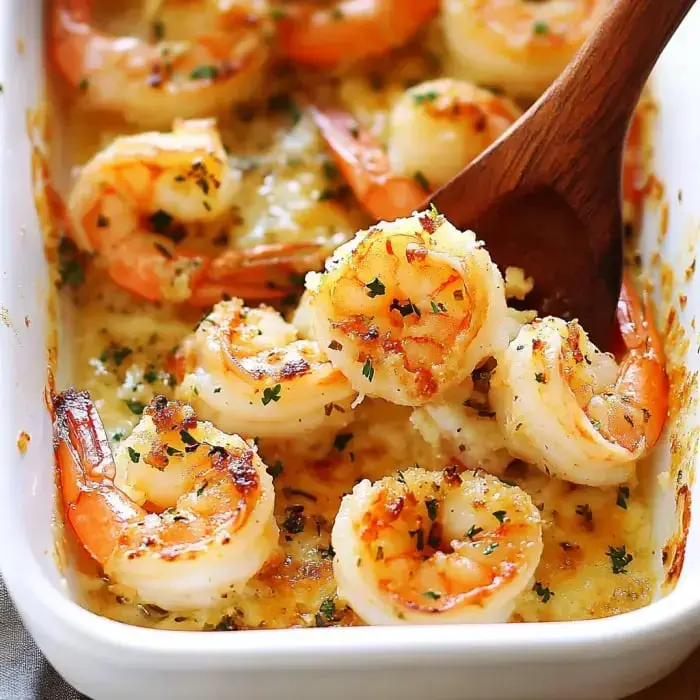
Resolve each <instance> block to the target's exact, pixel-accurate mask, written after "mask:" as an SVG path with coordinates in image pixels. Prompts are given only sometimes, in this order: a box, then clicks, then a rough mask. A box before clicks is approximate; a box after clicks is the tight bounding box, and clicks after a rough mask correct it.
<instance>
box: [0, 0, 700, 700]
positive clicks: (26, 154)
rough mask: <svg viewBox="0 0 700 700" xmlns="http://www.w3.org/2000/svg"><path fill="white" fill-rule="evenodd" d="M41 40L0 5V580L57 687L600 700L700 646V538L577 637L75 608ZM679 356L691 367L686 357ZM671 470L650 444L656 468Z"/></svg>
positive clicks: (14, 2) (697, 294)
mask: <svg viewBox="0 0 700 700" xmlns="http://www.w3.org/2000/svg"><path fill="white" fill-rule="evenodd" d="M699 33H700V7H699V8H696V9H695V10H694V11H693V12H692V13H691V15H690V16H689V17H688V19H687V21H686V23H685V25H684V26H683V27H682V29H681V31H680V32H679V34H678V35H677V37H676V38H675V39H674V41H673V43H672V45H671V46H670V47H669V49H668V50H667V52H666V54H665V55H664V57H663V59H662V62H661V63H660V65H659V66H658V68H657V71H656V74H655V83H656V93H657V95H658V97H659V99H660V102H661V114H660V119H659V122H658V127H659V129H658V134H657V141H656V143H657V150H658V158H657V167H656V172H657V174H658V175H659V177H660V178H661V179H662V180H664V181H665V183H666V185H667V189H666V191H667V192H668V193H672V196H669V204H670V215H669V233H668V236H667V238H666V240H665V242H664V244H663V255H664V256H665V257H668V259H669V260H674V261H677V262H678V265H679V266H680V265H681V264H682V261H683V260H686V259H687V256H685V253H684V250H685V247H687V238H688V235H689V231H690V229H691V227H695V228H697V223H696V222H695V220H694V219H693V215H696V216H697V215H700V176H699V175H698V168H697V163H698V162H700V132H699V131H698V129H697V123H698V119H699V118H700V91H699V90H698V89H697V86H698V85H699V84H700V47H699V46H698V43H697V38H696V37H697V36H698V35H699ZM42 38H43V34H42V27H41V3H40V2H38V0H35V1H30V0H2V2H0V82H1V83H2V85H3V90H2V93H0V144H1V148H2V151H1V152H0V192H2V202H3V203H2V205H1V206H0V225H1V230H2V235H1V236H0V320H2V321H3V323H2V325H0V401H1V402H2V403H1V407H2V413H1V415H2V420H1V421H0V566H1V567H2V574H3V576H4V577H5V580H6V583H7V586H8V588H9V590H10V592H11V594H12V596H13V598H14V600H15V602H16V604H17V606H18V608H19V610H20V612H21V614H22V616H23V618H24V620H25V622H26V624H27V626H28V627H29V629H30V631H31V632H32V634H33V635H34V637H35V639H36V640H37V642H38V644H39V646H40V647H41V648H42V649H43V651H44V652H45V654H46V655H47V657H48V658H49V660H50V661H51V662H52V663H53V664H54V666H55V667H56V668H57V669H58V671H59V672H60V673H61V674H63V675H64V676H65V677H66V678H67V679H68V680H69V681H70V682H71V683H73V684H74V685H75V686H76V687H77V688H79V689H80V690H81V691H83V692H84V693H86V694H87V695H89V696H91V697H93V698H96V699H99V700H121V699H123V698H127V697H128V698H149V700H159V699H160V698H168V700H189V699H190V698H197V699H198V700H213V699H219V698H237V699H238V698H240V699H246V700H253V699H256V698H279V697H285V698H290V697H291V698H296V697H299V698H302V697H303V698H306V699H307V700H313V699H315V698H329V697H332V698H334V700H343V699H344V698H355V697H367V698H386V697H390V698H402V699H403V700H414V699H415V700H425V698H429V699H430V700H448V699H454V700H456V699H458V698H459V699H460V700H463V699H464V698H471V699H479V700H489V699H490V700H509V699H510V700H527V699H528V698H533V699H534V698H537V700H547V699H551V700H559V699H560V698H563V697H566V698H568V699H569V700H576V699H589V698H597V699H605V698H619V697H622V696H624V695H626V694H628V693H631V692H633V691H635V690H638V689H640V688H642V687H643V686H645V685H647V684H650V683H652V682H654V681H655V680H657V679H658V678H660V677H661V676H663V675H664V674H666V673H668V672H669V671H671V670H672V669H673V668H674V667H675V666H676V665H677V664H678V663H679V662H680V661H681V660H682V659H683V658H684V656H686V655H687V654H688V653H689V652H690V651H691V649H692V647H693V645H695V644H696V643H698V642H700V541H699V540H698V537H699V534H698V528H697V526H695V527H693V528H691V534H690V538H689V542H688V552H687V556H686V562H685V567H684V569H683V573H682V575H681V578H680V581H679V583H678V586H677V587H676V589H675V590H674V591H673V593H671V594H670V595H669V596H668V597H666V598H663V599H661V600H659V601H657V602H655V603H654V604H653V605H651V606H649V607H647V608H644V609H642V610H639V611H636V612H633V613H629V614H626V615H622V616H618V617H613V618H608V619H604V620H595V621H589V622H579V623H552V624H537V625H524V624H523V625H483V626H455V627H404V628H396V627H393V628H352V629H309V630H282V631H264V632H256V631H254V632H230V633H216V634H204V633H192V632H163V631H153V630H144V629H137V628H134V627H128V626H125V625H122V624H119V623H116V622H113V621H110V620H106V619H102V618H99V617H97V616H95V615H93V614H92V613H90V612H88V611H86V610H84V609H82V608H80V607H79V606H78V605H76V604H75V603H74V602H73V601H72V600H71V599H70V597H69V595H68V593H67V590H66V587H65V584H64V583H63V581H62V578H61V576H60V573H59V572H58V570H57V568H56V565H55V561H54V556H53V540H52V533H51V528H50V524H51V519H52V515H53V508H54V481H53V455H52V449H51V434H50V425H49V416H48V413H47V411H46V408H45V406H44V399H43V391H44V385H45V380H46V364H47V358H46V334H47V330H48V318H47V312H46V298H47V294H48V279H47V271H46V265H45V263H44V258H43V252H42V241H41V237H40V232H39V227H38V222H37V218H36V215H35V211H34V204H33V199H32V195H31V191H32V190H31V178H30V145H29V142H28V139H27V135H26V122H25V118H26V110H27V108H30V107H33V106H37V105H39V104H40V100H41V97H42V95H43V89H44V84H43V83H44V78H43V74H44V69H43V49H42ZM679 188H682V189H683V201H682V203H681V202H679V201H678V199H677V197H676V196H675V193H676V192H677V190H678V189H679ZM654 217H655V214H654V213H653V212H652V213H650V214H649V215H648V216H647V217H646V226H645V230H646V231H647V234H646V235H645V237H644V245H643V248H644V250H645V251H646V252H645V258H646V259H648V258H649V254H650V253H651V251H652V250H653V249H657V246H656V243H655V239H656V235H657V230H658V226H657V222H656V221H655V220H654ZM684 256H685V257H684ZM685 264H687V262H686V263H685ZM679 279H683V277H682V275H681V276H680V277H679ZM684 293H685V294H687V295H688V298H689V302H688V306H687V309H686V313H685V316H684V317H683V318H684V322H685V323H687V324H689V322H690V318H691V316H692V315H693V314H694V313H695V312H696V311H697V310H698V309H700V287H699V286H698V284H692V283H691V285H687V288H686V289H685V290H684ZM25 316H26V317H28V318H29V319H30V320H31V324H30V325H29V326H27V325H26V324H25V320H24V319H25ZM693 342H694V341H693ZM688 357H689V363H690V364H691V365H692V363H697V357H698V356H697V347H696V346H695V345H693V346H692V347H691V348H690V352H689V355H688ZM22 430H26V431H27V432H29V433H30V434H31V443H30V445H29V449H28V451H27V453H26V455H24V456H21V455H20V453H19V451H18V449H17V446H16V440H17V436H18V434H19V432H20V431H22ZM667 455H668V445H665V446H664V445H662V446H661V447H660V449H659V450H658V454H657V457H656V462H655V464H654V467H653V468H654V469H655V470H656V471H660V470H662V469H663V468H665V466H666V464H667V461H668V460H667ZM657 500H658V507H659V509H661V510H660V514H659V516H658V517H657V521H656V522H657V523H658V528H657V529H658V530H659V536H661V534H663V531H664V529H665V528H666V527H667V525H668V522H669V517H668V513H669V512H670V509H669V505H670V503H669V498H668V497H667V496H666V497H664V496H663V495H660V497H659V498H658V499H657ZM664 508H665V515H663V513H662V512H661V511H663V510H664Z"/></svg>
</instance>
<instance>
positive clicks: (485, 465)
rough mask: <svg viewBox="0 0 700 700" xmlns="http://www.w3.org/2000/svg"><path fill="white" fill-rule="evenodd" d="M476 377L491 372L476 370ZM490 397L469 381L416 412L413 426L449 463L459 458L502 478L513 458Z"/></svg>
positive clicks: (478, 382)
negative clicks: (489, 400) (490, 402)
mask: <svg viewBox="0 0 700 700" xmlns="http://www.w3.org/2000/svg"><path fill="white" fill-rule="evenodd" d="M474 374H477V375H482V374H485V375H488V374H490V370H488V369H483V370H482V369H477V370H475V371H474ZM483 381H484V380H482V379H480V380H478V381H477V382H476V383H477V384H480V383H483ZM487 394H488V390H487V391H486V392H483V393H482V392H481V391H478V390H477V389H475V387H474V382H472V381H471V380H468V381H466V382H464V384H462V385H460V386H458V387H457V388H456V389H453V390H452V391H450V392H448V394H447V395H446V396H444V397H443V398H441V399H440V400H439V401H431V402H430V403H427V404H425V405H424V406H420V407H419V408H416V409H414V411H413V413H412V414H411V423H412V424H413V427H414V428H416V430H417V431H418V432H419V433H420V434H421V435H422V437H423V439H424V440H425V441H426V442H428V443H430V444H431V445H432V446H433V447H434V449H435V450H436V452H437V453H438V454H440V455H441V456H442V457H443V458H445V459H446V460H450V459H458V460H459V461H460V462H462V463H463V464H466V465H467V466H468V467H479V468H481V469H485V470H486V471H487V472H490V473H491V474H496V475H501V474H503V473H504V472H505V470H506V467H507V466H508V465H509V464H510V463H511V462H512V461H513V457H512V455H511V454H510V452H508V450H507V448H506V441H505V437H504V435H503V432H502V431H501V428H500V426H499V425H498V422H497V421H496V414H495V412H494V411H493V410H492V409H491V406H490V405H489V403H488V395H487Z"/></svg>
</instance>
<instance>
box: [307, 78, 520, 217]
mask: <svg viewBox="0 0 700 700" xmlns="http://www.w3.org/2000/svg"><path fill="white" fill-rule="evenodd" d="M312 116H313V117H314V120H315V122H316V124H317V126H318V127H319V129H320V131H321V134H322V135H323V137H324V139H325V141H326V143H327V144H328V146H329V148H330V150H331V152H332V153H333V156H334V158H335V160H336V162H337V164H338V167H339V168H340V170H341V172H342V174H343V176H344V177H345V179H346V180H347V182H348V184H349V185H350V187H351V188H352V190H353V191H354V193H355V195H356V196H357V198H358V200H359V201H360V203H361V204H362V206H363V207H364V208H365V209H366V210H367V211H368V212H369V213H370V214H372V216H374V217H376V218H378V219H387V220H392V219H395V218H397V217H400V216H408V215H410V213H411V212H412V211H414V210H415V209H417V208H418V207H420V206H421V204H422V202H424V201H425V199H426V198H427V197H428V195H429V194H430V192H431V191H433V190H435V189H437V188H438V187H440V186H441V185H443V184H445V183H446V182H447V181H448V180H450V179H451V178H452V177H454V176H455V175H457V174H458V173H459V171H460V170H462V168H464V167H465V166H466V165H468V164H469V163H470V162H471V161H472V160H473V159H474V158H476V156H478V155H479V154H480V153H481V152H482V151H483V150H484V149H485V148H487V147H488V146H489V145H490V144H491V143H493V141H495V140H496V139H497V138H498V137H499V136H500V135H501V134H502V133H503V132H504V131H505V130H506V129H507V128H508V127H509V126H510V125H511V124H512V123H513V122H514V121H515V120H516V119H517V118H518V117H519V116H520V111H519V110H518V108H517V107H516V106H515V105H514V104H513V103H512V102H511V101H510V100H508V99H507V98H505V97H499V96H497V95H495V94H493V93H492V92H490V91H489V90H484V89H481V88H478V87H476V85H473V84H472V83H468V82H465V81H461V80H452V79H450V78H442V79H440V80H429V81H427V82H424V83H421V84H419V85H416V86H414V87H412V88H411V89H409V90H407V91H406V93H404V95H403V96H402V97H401V98H400V99H399V100H398V102H397V103H396V105H395V106H394V108H393V109H392V111H391V115H390V119H389V130H388V153H386V152H385V151H384V149H383V148H382V146H381V144H380V143H379V142H378V141H377V140H376V139H375V137H374V136H373V135H372V134H371V133H370V132H369V131H367V130H366V129H364V128H362V127H360V126H358V124H357V123H356V122H355V120H354V119H353V118H352V117H351V116H350V115H349V114H347V113H345V112H343V111H341V110H338V109H324V110H319V109H315V110H313V111H312Z"/></svg>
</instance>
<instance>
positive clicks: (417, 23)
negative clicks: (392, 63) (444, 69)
mask: <svg viewBox="0 0 700 700" xmlns="http://www.w3.org/2000/svg"><path fill="white" fill-rule="evenodd" d="M438 8H439V2H438V0H411V2H409V3H407V2H404V0H339V1H338V2H334V3H332V5H331V6H330V7H327V8H323V7H319V6H318V3H314V2H292V3H290V4H288V5H287V6H286V7H285V9H286V10H287V11H286V12H285V14H284V16H283V17H282V19H281V21H279V22H278V29H279V40H280V43H281V45H282V50H283V51H284V53H285V54H286V55H287V56H288V57H289V58H290V59H291V60H292V61H294V62H296V63H300V64H304V65H308V66H313V67H316V68H333V67H336V66H339V65H344V64H348V63H355V62H356V61H359V60H362V59H364V58H368V57H370V56H379V55H382V54H385V53H387V52H389V51H390V50H391V49H393V48H396V47H399V46H401V45H402V44H404V43H406V42H407V41H408V40H409V39H410V38H411V36H413V34H415V33H416V32H417V31H418V30H419V29H420V28H421V27H422V26H423V25H424V24H425V23H427V22H428V21H429V20H430V19H431V18H432V17H433V16H434V15H435V14H437V12H438Z"/></svg>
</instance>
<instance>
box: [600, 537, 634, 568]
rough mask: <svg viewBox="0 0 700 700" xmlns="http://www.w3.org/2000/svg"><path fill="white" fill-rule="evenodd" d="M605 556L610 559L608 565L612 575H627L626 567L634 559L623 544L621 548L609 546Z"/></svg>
mask: <svg viewBox="0 0 700 700" xmlns="http://www.w3.org/2000/svg"><path fill="white" fill-rule="evenodd" d="M605 556H607V557H610V565H611V566H612V572H613V573H614V574H626V573H628V572H627V568H626V567H627V565H628V564H629V563H630V562H631V561H632V559H634V557H633V556H632V555H631V554H630V553H629V552H628V551H627V547H625V545H624V544H623V545H622V546H621V547H612V546H609V547H608V551H607V552H606V553H605Z"/></svg>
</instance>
